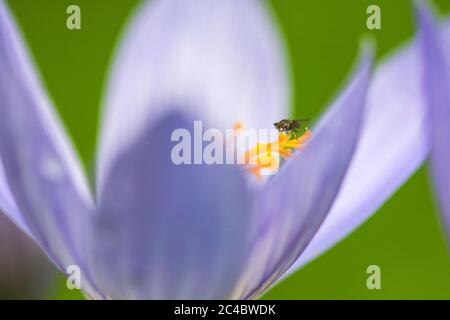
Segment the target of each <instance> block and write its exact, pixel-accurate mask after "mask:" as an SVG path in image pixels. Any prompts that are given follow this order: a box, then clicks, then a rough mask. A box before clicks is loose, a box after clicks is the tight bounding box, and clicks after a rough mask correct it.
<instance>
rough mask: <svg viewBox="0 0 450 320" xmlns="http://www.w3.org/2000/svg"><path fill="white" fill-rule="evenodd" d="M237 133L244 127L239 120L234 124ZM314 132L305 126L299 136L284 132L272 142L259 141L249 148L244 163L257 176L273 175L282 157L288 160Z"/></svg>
mask: <svg viewBox="0 0 450 320" xmlns="http://www.w3.org/2000/svg"><path fill="white" fill-rule="evenodd" d="M234 128H235V130H236V133H237V134H239V133H238V131H239V130H241V129H242V128H243V125H242V124H241V123H240V122H238V123H236V124H235V126H234ZM311 137H312V132H311V131H310V130H309V129H308V128H305V130H304V132H303V134H302V135H301V136H298V137H291V136H289V135H287V134H286V133H284V132H281V133H279V134H278V137H277V138H276V139H275V140H274V141H272V142H258V143H257V144H256V145H255V146H254V147H253V148H251V149H250V150H247V151H246V152H245V153H244V155H243V157H244V161H243V162H244V165H245V167H246V169H247V170H249V172H251V173H252V174H254V175H255V176H256V177H261V176H263V175H271V174H273V173H275V172H276V171H277V170H278V168H279V166H280V158H281V159H283V160H287V159H288V158H289V157H291V156H292V154H293V151H294V150H301V149H303V148H304V147H305V146H306V143H307V142H308V141H309V140H310V139H311Z"/></svg>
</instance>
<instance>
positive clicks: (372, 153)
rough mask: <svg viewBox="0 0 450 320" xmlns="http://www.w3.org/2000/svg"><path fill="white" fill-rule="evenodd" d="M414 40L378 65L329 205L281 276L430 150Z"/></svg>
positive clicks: (319, 249)
mask: <svg viewBox="0 0 450 320" xmlns="http://www.w3.org/2000/svg"><path fill="white" fill-rule="evenodd" d="M418 49H419V47H418V45H417V43H413V44H412V45H409V46H407V47H406V48H404V49H402V50H400V51H399V52H397V53H395V54H394V55H393V56H392V57H390V58H388V59H387V60H386V61H384V62H383V63H382V64H381V65H380V66H378V67H377V70H376V72H375V75H374V77H373V80H372V83H371V85H370V89H369V93H368V106H367V113H366V119H365V122H364V127H363V128H362V132H361V138H360V141H359V143H358V147H357V150H356V153H355V156H354V158H353V159H352V163H351V165H350V167H349V170H348V172H347V175H346V177H345V180H344V183H343V185H342V187H341V190H340V191H339V194H338V197H337V198H336V201H335V203H334V204H333V207H332V209H331V211H330V213H329V215H328V216H327V218H326V219H325V221H324V223H323V224H322V226H321V227H320V229H319V231H318V232H317V234H316V235H315V236H314V238H313V240H312V241H311V243H310V244H309V245H308V247H307V248H306V250H305V251H304V252H303V253H302V255H301V256H300V258H299V259H298V260H297V261H296V263H295V264H294V265H293V266H292V267H291V268H290V270H289V271H288V272H287V274H286V275H288V274H290V273H292V272H294V271H295V270H297V269H298V268H300V267H301V266H303V265H304V264H306V263H307V262H309V261H310V260H311V259H313V258H315V257H317V256H318V255H320V254H321V253H323V252H324V251H325V250H327V249H328V248H330V247H331V246H333V245H334V244H335V243H336V242H338V241H339V240H341V239H342V238H343V237H345V236H346V235H348V234H349V233H350V232H351V231H353V230H354V229H355V228H356V227H358V226H359V225H360V224H361V223H363V222H364V221H366V219H368V218H369V217H370V215H371V214H373V213H374V212H376V210H377V209H378V208H379V207H380V206H381V205H382V204H383V203H384V202H385V201H386V200H387V199H388V198H389V197H390V196H391V195H392V194H393V193H394V192H395V191H396V190H397V188H399V187H400V186H401V185H402V184H403V183H404V182H405V181H406V180H407V179H408V178H409V177H410V176H411V174H413V173H414V172H415V170H416V169H417V168H418V167H419V166H420V164H421V163H422V162H423V160H424V159H425V157H426V156H427V154H428V151H429V144H428V134H427V133H428V123H427V111H426V108H425V100H424V99H425V98H424V94H423V88H422V83H421V79H422V64H421V61H420V56H419V50H418Z"/></svg>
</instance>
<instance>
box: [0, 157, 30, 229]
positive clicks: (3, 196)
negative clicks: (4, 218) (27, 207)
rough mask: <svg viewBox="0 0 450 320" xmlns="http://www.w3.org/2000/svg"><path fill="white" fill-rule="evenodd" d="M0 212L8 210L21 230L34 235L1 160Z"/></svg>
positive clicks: (10, 217) (12, 219)
mask: <svg viewBox="0 0 450 320" xmlns="http://www.w3.org/2000/svg"><path fill="white" fill-rule="evenodd" d="M0 212H8V217H9V219H10V220H11V221H13V222H14V223H15V224H16V225H17V227H19V229H20V230H22V231H23V232H25V233H26V234H27V235H28V236H30V237H33V236H32V234H31V232H30V230H29V229H28V227H27V225H26V223H25V220H24V219H23V215H22V213H21V212H20V210H19V208H17V205H16V201H15V200H14V197H13V195H12V194H11V190H10V188H9V184H8V181H7V180H6V176H5V170H4V169H3V164H2V163H1V160H0Z"/></svg>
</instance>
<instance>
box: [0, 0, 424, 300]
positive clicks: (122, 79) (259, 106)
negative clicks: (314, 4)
mask: <svg viewBox="0 0 450 320" xmlns="http://www.w3.org/2000/svg"><path fill="white" fill-rule="evenodd" d="M0 3H1V4H0V103H1V104H0V108H1V109H0V112H1V118H0V156H1V164H2V166H3V168H4V172H3V171H2V170H0V174H1V175H0V187H1V188H2V189H1V193H0V196H1V198H0V199H1V201H0V206H1V208H2V209H3V211H5V212H6V214H7V215H8V216H9V217H10V218H11V219H12V220H13V221H14V222H15V223H16V224H17V225H18V226H19V227H20V228H21V229H22V230H23V231H24V232H26V233H27V234H28V235H30V236H31V237H32V238H33V239H34V240H35V241H36V242H37V243H38V244H39V245H40V246H41V247H42V249H43V250H44V251H45V252H46V254H47V255H48V256H49V258H50V259H51V260H52V261H53V262H54V263H55V264H56V265H57V266H58V267H59V268H60V269H61V270H63V271H65V270H66V268H67V266H69V265H78V266H79V267H80V269H81V270H82V277H83V278H82V286H83V290H84V292H85V293H86V294H87V295H88V296H90V297H92V298H198V299H206V298H227V299H229V298H232V299H245V298H254V297H257V296H259V295H260V294H261V293H262V292H263V291H264V290H266V289H267V288H269V287H270V286H271V285H273V284H274V283H276V282H277V281H278V280H279V279H281V278H282V277H283V276H284V275H287V274H289V272H292V271H293V270H295V269H296V268H298V267H300V266H302V265H303V264H304V263H305V262H307V261H309V260H310V259H312V258H313V257H315V256H317V255H318V254H320V253H321V252H323V251H324V250H325V249H327V248H329V247H330V246H331V245H333V244H334V243H336V241H338V240H339V239H341V238H342V237H343V236H345V235H346V234H348V232H350V231H351V230H353V229H354V228H355V227H356V226H357V225H359V224H360V223H361V222H363V221H364V220H365V219H366V218H367V217H368V216H369V215H370V214H371V213H372V212H373V211H375V210H376V209H377V208H378V206H380V205H381V204H382V203H383V201H384V200H385V199H386V198H387V197H388V196H389V195H390V194H392V192H393V191H394V190H395V189H396V188H397V187H398V186H399V185H400V184H401V183H402V182H403V181H404V180H405V179H406V178H407V177H408V176H409V175H410V174H411V173H412V172H413V171H414V170H415V169H416V168H417V166H418V165H419V164H420V163H421V162H422V160H423V159H424V157H425V156H426V154H427V151H428V145H427V143H426V138H425V137H424V134H423V133H424V131H425V125H426V110H425V107H424V99H423V94H422V90H421V84H420V70H419V68H417V65H418V60H419V58H418V52H417V48H416V47H417V46H416V45H415V44H412V45H411V46H408V47H407V48H405V49H403V50H401V51H400V52H398V53H397V54H395V55H394V56H392V57H391V58H390V59H389V60H388V61H386V62H384V63H382V64H381V65H380V66H379V67H378V69H377V70H376V72H375V73H374V77H373V80H372V82H371V85H370V87H369V82H370V75H371V54H370V52H367V53H365V54H363V55H362V58H361V59H360V62H359V63H358V66H357V68H356V70H355V71H354V73H353V75H352V77H351V78H350V80H349V82H348V84H347V86H346V87H345V88H344V89H343V90H342V91H341V92H340V94H339V95H338V96H337V98H336V99H335V101H334V102H333V103H332V104H331V105H330V106H329V107H328V109H327V111H326V112H325V114H324V115H323V116H322V117H321V118H320V119H319V121H317V124H316V125H314V126H312V128H311V132H312V138H311V139H309V140H308V142H307V145H306V147H305V148H303V149H302V150H301V152H300V153H298V154H297V153H296V152H294V154H295V157H290V158H289V159H287V160H286V161H285V162H284V163H283V165H282V167H281V168H280V170H279V172H278V173H277V174H276V175H274V176H272V177H270V178H269V179H266V180H264V182H262V183H261V185H260V186H259V188H251V187H249V183H248V179H247V175H249V174H251V173H248V172H246V171H243V170H241V168H240V167H239V166H226V165H205V164H202V165H179V166H177V165H175V164H173V163H172V161H171V159H170V154H171V148H172V146H173V142H172V141H170V136H171V132H173V130H174V129H176V128H191V127H192V121H193V120H198V119H200V120H202V121H203V122H204V123H206V124H207V125H208V127H214V128H230V127H231V126H233V124H235V123H236V122H237V121H240V122H241V123H243V124H245V126H247V127H249V128H269V127H272V125H273V123H275V122H276V121H279V120H280V119H283V118H287V117H288V114H289V110H288V109H289V97H290V93H289V84H288V80H287V79H288V77H287V76H286V72H285V65H284V59H283V58H284V54H283V50H282V46H281V45H280V39H281V37H280V35H279V34H277V32H276V30H275V29H274V27H273V23H272V21H271V17H270V16H269V14H268V12H267V11H266V10H265V8H264V6H263V2H262V1H258V0H245V1H244V0H227V1H226V0H217V1H208V0H179V1H177V0H154V1H151V2H145V3H144V4H143V5H142V7H141V8H140V9H139V11H138V12H137V14H136V15H135V17H134V18H133V21H132V22H131V23H130V24H129V25H128V28H127V31H126V33H125V34H124V37H123V39H122V44H121V47H120V49H119V51H118V54H117V56H116V59H115V62H114V64H113V67H112V70H111V75H110V78H109V82H108V89H107V92H106V96H105V101H104V108H103V118H102V127H101V136H100V140H99V151H98V156H97V168H96V193H95V196H94V194H93V193H92V192H91V191H90V190H89V187H88V185H87V183H86V181H85V178H84V174H83V171H82V170H81V169H80V165H79V161H78V159H77V157H76V156H75V154H74V151H73V149H72V147H71V145H70V143H69V140H68V138H67V136H66V134H65V132H64V130H62V127H61V124H60V122H59V121H58V118H57V117H56V115H55V111H54V109H53V107H52V106H51V103H50V101H49V99H48V98H47V96H46V94H45V92H44V90H43V89H42V86H41V85H40V82H39V79H38V77H37V76H36V72H35V70H34V67H33V65H32V63H31V62H30V59H29V58H28V53H27V52H26V50H25V48H24V46H23V43H22V41H21V39H20V37H19V35H18V33H17V30H16V27H15V25H14V23H13V21H12V19H11V16H10V13H9V12H8V10H7V8H6V6H5V5H4V3H3V1H1V2H0ZM318 67H320V66H318ZM395 128H397V129H395ZM394 131H395V132H394Z"/></svg>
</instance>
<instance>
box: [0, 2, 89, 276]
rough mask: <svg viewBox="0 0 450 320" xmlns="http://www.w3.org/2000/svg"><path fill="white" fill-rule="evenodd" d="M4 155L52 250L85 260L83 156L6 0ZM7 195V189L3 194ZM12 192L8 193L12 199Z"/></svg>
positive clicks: (64, 260) (12, 181)
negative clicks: (63, 123) (47, 92)
mask: <svg viewBox="0 0 450 320" xmlns="http://www.w3.org/2000/svg"><path fill="white" fill-rule="evenodd" d="M0 101H1V105H0V113H1V115H2V116H1V117H0V156H1V160H2V163H3V166H4V173H5V176H6V178H7V184H6V185H7V186H9V187H10V191H11V193H10V196H11V195H12V196H13V197H14V199H15V203H16V205H17V208H18V209H19V210H20V212H21V213H22V218H23V220H20V219H18V218H17V215H18V213H17V212H15V211H14V208H12V210H11V211H8V212H5V213H6V214H8V216H9V217H10V218H11V219H13V220H15V222H16V223H17V224H18V225H21V223H22V224H23V223H25V224H26V226H27V227H28V229H29V231H30V232H31V234H32V235H33V237H34V239H35V240H36V241H37V242H38V243H39V245H40V246H41V247H42V248H43V249H44V250H45V251H46V253H47V255H48V256H49V257H50V258H51V259H52V260H53V261H54V262H55V264H57V265H58V267H59V268H60V269H62V270H63V271H65V269H66V267H67V266H68V265H71V264H78V265H80V267H81V266H82V264H83V263H82V261H81V260H80V256H81V250H82V248H81V244H82V243H83V241H84V238H85V234H84V230H83V228H84V227H85V219H87V218H88V214H89V213H90V211H91V210H93V205H92V200H91V198H90V194H89V191H88V187H87V184H86V183H85V181H84V175H83V173H82V171H81V169H80V166H79V163H78V160H77V158H76V157H75V155H74V153H73V150H72V148H71V146H70V144H69V143H68V140H67V138H66V136H65V134H64V131H63V130H62V128H61V126H60V123H59V121H58V118H57V117H56V115H55V114H54V111H53V108H52V106H51V104H50V102H49V101H48V99H47V97H46V95H45V93H44V91H43V90H42V87H41V85H40V82H39V79H38V78H37V76H36V74H35V71H34V69H33V66H32V64H31V62H30V60H29V58H28V53H27V51H26V50H25V48H24V46H23V44H22V42H21V39H20V36H19V34H18V33H17V31H16V27H15V25H14V22H13V21H12V19H11V16H10V13H9V12H8V9H7V8H6V6H5V4H4V2H3V1H0ZM2 196H3V197H5V195H2ZM7 197H8V195H7V194H6V199H8V198H7Z"/></svg>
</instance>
